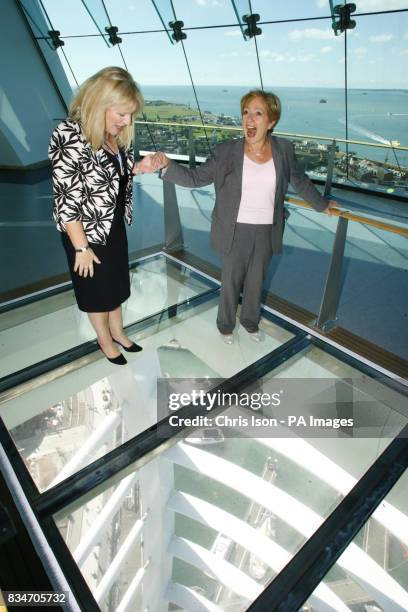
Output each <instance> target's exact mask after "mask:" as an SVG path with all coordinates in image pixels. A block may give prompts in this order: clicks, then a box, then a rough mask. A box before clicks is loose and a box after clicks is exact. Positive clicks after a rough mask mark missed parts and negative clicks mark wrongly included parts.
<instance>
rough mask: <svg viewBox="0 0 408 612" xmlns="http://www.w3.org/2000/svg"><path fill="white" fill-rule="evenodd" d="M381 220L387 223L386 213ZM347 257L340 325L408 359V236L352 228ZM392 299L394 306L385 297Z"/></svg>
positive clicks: (400, 209) (399, 210)
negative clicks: (407, 313)
mask: <svg viewBox="0 0 408 612" xmlns="http://www.w3.org/2000/svg"><path fill="white" fill-rule="evenodd" d="M403 206H404V205H403V204H402V205H398V204H396V205H395V207H393V210H394V214H396V215H398V216H399V215H401V213H402V214H404V212H403ZM384 212H386V211H384ZM378 216H379V217H380V220H383V219H384V217H383V215H382V214H381V211H379V214H378ZM381 217H382V219H381ZM393 224H395V221H394V220H393ZM344 255H345V274H344V280H343V289H342V295H341V299H340V304H339V307H338V318H339V324H340V325H341V326H342V327H345V328H346V329H348V330H350V331H351V332H353V333H355V334H358V335H359V336H361V337H362V338H366V339H367V340H369V341H370V342H373V343H375V344H377V345H378V346H381V347H383V348H384V349H385V350H388V351H390V352H392V353H394V354H396V355H399V356H401V357H402V358H403V359H406V358H407V356H408V353H407V346H408V326H407V319H406V305H407V280H406V276H407V272H406V270H407V267H408V240H407V237H406V236H401V235H398V234H395V233H391V232H388V231H385V230H382V229H378V228H376V227H372V226H369V225H364V224H362V223H349V227H348V233H347V242H346V248H345V254H344ZM379 287H381V291H379ZM390 295H392V300H391V302H390V301H389V300H387V298H386V296H390ZM385 313H387V314H385Z"/></svg>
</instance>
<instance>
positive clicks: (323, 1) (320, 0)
mask: <svg viewBox="0 0 408 612" xmlns="http://www.w3.org/2000/svg"><path fill="white" fill-rule="evenodd" d="M316 5H317V8H325V7H328V2H327V0H317V2H316Z"/></svg>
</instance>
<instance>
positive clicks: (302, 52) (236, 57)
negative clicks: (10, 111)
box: [43, 0, 408, 89]
mask: <svg viewBox="0 0 408 612" xmlns="http://www.w3.org/2000/svg"><path fill="white" fill-rule="evenodd" d="M84 1H85V2H86V3H87V5H88V7H89V9H90V10H91V11H92V13H93V15H94V16H95V19H96V21H97V22H98V24H99V25H100V27H101V29H104V27H105V26H106V25H107V23H106V18H105V16H104V13H103V10H102V8H101V3H100V1H99V0H84ZM43 2H44V5H45V8H46V10H47V12H48V14H49V17H50V19H51V23H52V26H53V27H54V28H55V29H57V30H60V32H61V36H62V37H65V36H78V35H95V34H97V33H98V31H97V28H96V26H95V24H94V23H93V21H92V19H91V18H90V16H89V15H88V13H87V11H86V10H85V8H84V6H83V4H82V2H81V0H59V1H58V2H55V0H43ZM334 3H335V4H336V1H335V2H334ZM105 4H106V7H107V10H108V12H109V15H110V18H111V22H112V24H113V25H116V26H117V27H118V28H119V31H120V32H123V34H122V39H123V43H122V45H121V47H122V51H123V54H124V57H125V60H126V63H127V65H128V68H129V70H130V71H131V73H132V74H133V76H134V78H135V79H136V80H137V81H138V82H139V83H140V84H141V85H187V84H190V79H189V74H188V69H187V66H186V62H185V59H184V55H183V49H182V45H181V43H177V44H171V42H170V41H169V38H168V36H167V34H166V33H165V32H163V31H158V32H154V33H152V32H151V31H152V30H163V25H162V23H161V21H160V19H159V16H158V15H157V13H156V11H155V9H154V6H153V3H152V1H151V0H121V1H120V2H118V1H117V0H105ZM173 4H174V8H175V12H176V16H177V19H178V20H182V21H183V22H184V26H185V27H186V28H197V27H205V29H195V30H189V31H187V38H186V40H185V41H184V46H185V50H186V53H187V57H188V60H189V64H190V68H191V72H192V75H193V79H194V82H195V83H196V84H197V85H222V86H233V85H241V86H253V85H255V86H257V85H259V84H260V82H259V71H258V66H257V58H256V52H255V42H254V40H253V39H252V40H247V41H245V40H244V39H243V36H242V34H241V30H240V28H239V26H238V25H237V19H236V16H235V13H234V10H233V4H232V1H231V0H173ZM355 4H356V5H357V12H360V13H363V12H370V11H374V12H375V11H380V10H384V9H387V10H395V9H396V10H398V9H408V0H356V1H355ZM156 5H157V6H158V7H159V10H160V11H161V14H162V18H163V21H164V23H166V24H167V23H168V22H169V21H170V20H171V19H173V18H174V17H173V15H172V12H171V6H170V2H169V0H156ZM235 5H236V7H237V10H238V13H239V14H240V15H243V14H247V13H248V2H247V1H246V0H235ZM252 10H253V12H254V13H258V14H259V15H260V16H261V21H270V20H274V21H278V20H289V19H300V21H296V22H289V23H274V24H263V25H261V26H260V27H261V28H262V35H260V36H258V37H257V39H256V42H257V45H258V52H259V59H260V65H261V70H262V75H263V81H264V85H265V86H298V87H344V71H345V66H344V55H345V54H344V51H345V36H344V34H342V35H340V36H337V37H336V36H335V35H334V33H333V30H332V28H331V18H330V7H329V0H252ZM314 17H324V19H318V20H315V19H313V20H311V19H310V18H314ZM356 21H357V26H356V28H355V29H354V30H350V31H348V34H347V49H348V53H347V58H348V61H347V64H348V67H347V72H348V85H349V87H356V88H387V89H388V88H391V89H394V88H395V89H407V88H408V78H407V73H408V71H407V68H406V66H407V63H408V11H407V12H406V13H390V14H387V15H381V16H380V15H377V16H376V15H367V16H360V17H357V18H356ZM216 24H221V25H225V26H226V27H218V28H214V27H212V26H215V25H216ZM142 31H148V33H139V34H125V32H142ZM64 42H65V46H64V51H65V53H66V56H67V58H68V60H69V62H70V64H71V66H72V68H73V70H74V72H75V75H76V78H77V80H78V82H79V83H80V82H82V81H83V80H84V79H85V78H87V77H88V76H90V75H91V74H93V73H94V72H96V71H97V70H99V69H100V68H102V67H104V66H108V65H123V64H122V60H121V57H120V54H119V51H118V48H117V47H112V48H108V47H107V45H106V44H105V43H104V41H103V39H102V38H101V37H100V36H87V37H85V38H64ZM59 54H60V56H61V53H60V52H59ZM61 61H62V62H63V64H64V66H65V60H64V59H63V58H62V59H61ZM70 81H71V82H72V77H70Z"/></svg>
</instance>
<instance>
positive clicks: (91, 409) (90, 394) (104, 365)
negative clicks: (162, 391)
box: [0, 287, 293, 490]
mask: <svg viewBox="0 0 408 612" xmlns="http://www.w3.org/2000/svg"><path fill="white" fill-rule="evenodd" d="M143 289H145V287H144V288H143ZM153 294H154V291H153V292H148V293H147V295H149V296H151V295H153ZM217 306H218V297H217V298H213V299H211V300H209V301H208V302H206V303H205V304H202V305H201V306H197V307H195V308H194V309H191V310H188V311H184V312H182V313H178V314H177V316H175V317H173V318H171V319H163V320H161V321H160V322H158V323H157V324H155V325H152V326H150V327H149V328H147V330H146V331H144V332H143V333H138V334H137V337H135V335H134V334H133V335H131V337H132V339H133V340H135V341H136V342H138V343H140V344H141V345H142V346H143V349H144V350H143V352H141V353H137V354H126V357H127V359H128V362H129V364H128V366H127V367H125V368H119V369H118V368H117V367H115V366H114V365H112V364H110V363H109V362H108V361H107V360H106V359H104V358H102V355H101V358H100V359H99V360H98V361H96V362H93V363H91V364H89V365H87V366H85V367H82V368H80V369H79V370H76V371H75V372H72V373H70V374H67V375H65V376H63V377H62V378H58V379H56V380H53V381H51V382H48V383H47V384H46V385H44V386H42V387H39V388H36V389H34V390H31V391H30V390H29V391H28V392H26V393H24V394H23V395H20V396H19V397H17V398H15V399H12V400H10V401H5V402H4V403H3V404H2V405H1V406H0V416H1V417H2V418H3V420H4V422H5V424H6V426H7V428H8V429H9V430H10V433H11V435H12V437H13V439H14V441H15V443H16V445H17V446H18V448H19V450H20V453H21V455H22V457H23V459H24V461H25V462H26V464H27V466H28V467H29V469H30V472H31V474H32V477H33V479H34V481H35V483H36V485H37V487H38V488H39V489H40V490H45V489H47V488H48V487H50V486H51V485H52V484H55V483H56V482H57V481H59V480H61V479H63V478H64V477H66V476H68V475H69V474H71V473H74V472H76V471H78V470H79V469H80V468H82V467H84V466H85V465H88V464H89V463H90V462H91V461H93V460H95V459H96V458H97V457H100V456H102V455H104V454H105V453H106V452H108V451H109V450H111V449H112V448H114V447H116V446H120V445H121V444H122V443H123V442H125V441H126V440H128V439H129V438H131V437H133V436H135V435H136V434H138V433H140V432H141V431H144V430H145V429H147V428H148V427H150V426H151V425H152V424H154V423H156V421H157V400H156V380H157V378H158V377H159V378H169V377H170V378H180V377H183V378H185V377H187V378H197V377H200V378H204V377H211V378H229V377H231V376H233V375H234V374H236V373H237V372H239V371H241V370H242V369H244V368H246V367H247V366H248V365H250V364H252V363H254V362H255V361H257V360H258V359H260V358H261V357H263V356H264V355H266V354H268V353H269V352H271V351H272V350H274V349H275V348H277V347H278V346H280V345H281V344H283V343H284V342H286V341H288V340H289V339H290V338H292V337H293V334H291V333H290V332H288V331H286V330H285V329H282V328H280V327H278V326H277V325H275V324H273V323H271V322H270V321H268V320H266V319H263V320H262V323H261V329H262V332H263V334H264V337H263V340H262V342H259V343H256V342H254V341H253V340H252V339H251V338H250V337H249V335H248V333H247V332H246V331H245V330H243V329H242V328H241V327H240V328H239V330H238V332H237V334H236V338H235V343H234V344H233V345H232V346H231V345H227V344H225V342H224V341H223V340H222V337H221V335H220V334H219V333H218V331H217V329H216V326H215V320H216V312H217ZM56 432H58V434H57V435H56Z"/></svg>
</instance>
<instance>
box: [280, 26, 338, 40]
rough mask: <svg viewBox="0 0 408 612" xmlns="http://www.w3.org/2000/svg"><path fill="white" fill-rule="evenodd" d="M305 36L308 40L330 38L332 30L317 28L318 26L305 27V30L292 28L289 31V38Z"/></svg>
mask: <svg viewBox="0 0 408 612" xmlns="http://www.w3.org/2000/svg"><path fill="white" fill-rule="evenodd" d="M303 38H307V39H310V40H332V39H333V38H334V32H333V30H330V29H329V28H328V29H327V30H319V29H318V28H306V29H305V30H292V31H291V32H289V40H302V39H303Z"/></svg>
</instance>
